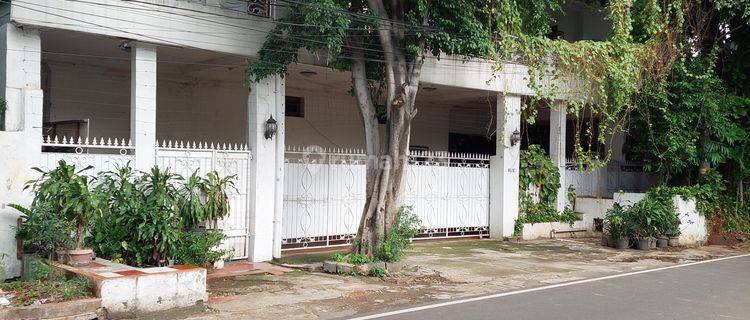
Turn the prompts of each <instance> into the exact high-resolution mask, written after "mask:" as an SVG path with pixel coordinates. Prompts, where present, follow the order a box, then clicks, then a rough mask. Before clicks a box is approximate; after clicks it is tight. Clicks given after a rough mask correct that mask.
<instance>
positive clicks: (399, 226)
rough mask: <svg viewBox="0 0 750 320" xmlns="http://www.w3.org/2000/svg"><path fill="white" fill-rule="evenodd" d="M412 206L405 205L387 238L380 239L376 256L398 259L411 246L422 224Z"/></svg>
mask: <svg viewBox="0 0 750 320" xmlns="http://www.w3.org/2000/svg"><path fill="white" fill-rule="evenodd" d="M413 210H414V209H413V208H412V207H411V206H403V207H401V210H399V213H398V216H396V220H395V222H394V224H393V227H392V228H391V230H390V232H389V233H388V235H387V236H386V237H385V239H382V240H381V241H380V247H379V248H378V250H376V254H375V257H377V258H378V259H379V260H381V261H387V262H393V261H398V260H400V259H401V257H402V256H403V254H404V251H405V250H406V249H408V248H409V247H410V246H411V239H412V238H414V236H416V235H417V233H418V232H419V229H420V228H421V226H422V220H420V219H419V217H418V216H417V215H416V214H414V212H413Z"/></svg>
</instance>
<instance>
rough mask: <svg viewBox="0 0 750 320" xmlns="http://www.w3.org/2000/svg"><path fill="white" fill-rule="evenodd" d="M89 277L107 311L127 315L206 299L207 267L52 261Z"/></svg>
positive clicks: (98, 261)
mask: <svg viewBox="0 0 750 320" xmlns="http://www.w3.org/2000/svg"><path fill="white" fill-rule="evenodd" d="M53 266H54V267H56V268H59V269H62V270H64V271H66V272H70V273H74V274H76V275H79V276H83V277H86V278H88V279H89V280H90V281H91V282H92V283H94V286H95V294H96V296H97V297H99V298H101V304H102V306H103V307H104V308H106V309H107V312H108V313H109V314H110V315H114V316H129V315H133V314H138V313H142V312H152V311H162V310H167V309H172V308H178V307H188V306H193V305H195V304H197V303H201V302H207V301H208V293H207V292H206V269H204V268H198V267H193V266H173V267H154V268H135V267H131V266H127V265H124V264H119V263H114V262H111V261H109V260H104V259H96V260H95V261H94V262H92V263H91V264H89V265H88V266H84V267H71V266H68V265H61V264H54V265H53Z"/></svg>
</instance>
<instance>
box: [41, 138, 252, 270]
mask: <svg viewBox="0 0 750 320" xmlns="http://www.w3.org/2000/svg"><path fill="white" fill-rule="evenodd" d="M42 147H43V150H44V152H42V159H41V161H40V167H41V168H42V169H52V168H55V167H56V166H57V164H58V162H59V161H60V160H65V161H66V162H67V163H68V164H74V165H75V166H76V167H77V168H85V167H87V166H91V167H92V168H91V169H90V170H87V171H86V173H87V174H90V175H96V174H97V173H99V172H102V171H113V170H116V169H117V167H122V166H126V165H127V164H128V162H130V161H133V160H135V157H134V154H133V150H134V147H133V145H132V144H131V143H130V141H126V140H125V139H104V138H101V139H92V140H90V141H89V140H88V139H86V140H81V139H78V140H73V139H69V138H62V139H59V138H57V137H54V138H51V137H46V138H45V139H44V141H43V143H42ZM155 160H156V165H158V166H159V167H162V168H169V169H170V171H171V172H173V173H177V174H180V175H182V176H189V175H190V174H192V173H193V172H194V171H197V172H198V174H200V175H202V176H205V175H206V174H207V173H208V172H210V171H217V172H218V173H219V175H220V176H222V177H224V176H230V175H233V176H235V180H234V183H235V188H234V189H231V188H230V190H228V191H227V193H228V195H229V209H230V213H229V215H228V216H227V217H226V218H225V219H223V220H221V221H219V228H221V229H223V231H224V233H225V234H226V235H227V239H226V240H224V242H223V243H222V249H227V250H232V252H233V255H234V256H233V257H234V258H235V259H243V258H247V255H248V252H247V250H248V240H249V239H248V232H249V227H248V223H249V218H250V217H249V212H248V188H249V183H248V179H249V176H248V167H249V164H250V161H251V160H252V154H251V151H250V150H248V148H247V146H246V145H238V144H230V145H227V144H221V145H218V144H208V143H195V142H193V143H183V142H177V143H172V142H162V143H160V144H158V145H157V148H156V159H155ZM131 165H132V164H131Z"/></svg>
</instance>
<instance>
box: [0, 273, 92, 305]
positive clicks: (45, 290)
mask: <svg viewBox="0 0 750 320" xmlns="http://www.w3.org/2000/svg"><path fill="white" fill-rule="evenodd" d="M0 288H2V289H3V291H6V292H8V293H10V295H11V297H10V300H11V305H12V306H14V307H23V306H28V305H32V304H34V303H35V302H36V301H42V302H43V303H54V302H63V301H70V300H76V299H80V298H84V297H91V296H92V294H91V283H89V281H88V280H86V279H85V278H80V277H74V278H70V279H43V280H42V279H40V280H31V281H13V282H8V283H3V284H2V285H0Z"/></svg>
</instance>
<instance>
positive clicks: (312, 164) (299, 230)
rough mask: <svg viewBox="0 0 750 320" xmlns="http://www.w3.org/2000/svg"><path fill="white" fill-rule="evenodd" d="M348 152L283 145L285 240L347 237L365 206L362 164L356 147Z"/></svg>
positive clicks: (301, 243)
mask: <svg viewBox="0 0 750 320" xmlns="http://www.w3.org/2000/svg"><path fill="white" fill-rule="evenodd" d="M321 151H323V152H321ZM349 152H350V153H343V152H328V151H324V150H303V149H292V148H290V149H289V150H287V157H286V159H285V167H284V170H285V171H284V210H283V211H284V212H283V216H282V226H283V227H282V239H283V241H284V244H285V245H297V246H307V245H308V244H310V243H321V244H323V245H326V246H328V245H336V244H347V243H349V242H351V239H352V237H353V235H354V234H355V233H357V228H358V227H359V219H360V215H361V213H362V207H363V206H364V199H365V194H364V193H365V192H364V188H365V166H364V155H363V154H362V153H361V152H356V151H351V150H350V151H349Z"/></svg>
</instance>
